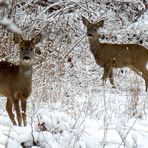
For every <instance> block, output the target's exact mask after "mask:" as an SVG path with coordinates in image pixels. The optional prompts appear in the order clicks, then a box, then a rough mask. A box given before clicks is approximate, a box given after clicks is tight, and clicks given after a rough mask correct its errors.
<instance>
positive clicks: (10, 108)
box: [6, 98, 17, 125]
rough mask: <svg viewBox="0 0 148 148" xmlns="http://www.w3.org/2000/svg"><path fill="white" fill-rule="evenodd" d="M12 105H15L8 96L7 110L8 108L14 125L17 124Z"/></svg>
mask: <svg viewBox="0 0 148 148" xmlns="http://www.w3.org/2000/svg"><path fill="white" fill-rule="evenodd" d="M12 106H13V101H12V100H11V99H10V98H7V103H6V110H7V113H8V116H9V118H10V120H11V122H12V123H13V125H17V124H16V121H15V119H14V114H13V113H12Z"/></svg>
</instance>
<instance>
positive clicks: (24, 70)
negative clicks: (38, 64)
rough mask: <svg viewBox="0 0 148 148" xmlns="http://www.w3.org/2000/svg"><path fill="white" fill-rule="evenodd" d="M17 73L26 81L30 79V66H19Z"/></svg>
mask: <svg viewBox="0 0 148 148" xmlns="http://www.w3.org/2000/svg"><path fill="white" fill-rule="evenodd" d="M19 72H20V75H21V76H23V77H24V78H25V79H26V80H31V79H32V65H27V66H25V65H23V64H20V67H19Z"/></svg>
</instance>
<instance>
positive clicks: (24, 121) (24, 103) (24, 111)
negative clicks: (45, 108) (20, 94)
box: [21, 100, 27, 126]
mask: <svg viewBox="0 0 148 148" xmlns="http://www.w3.org/2000/svg"><path fill="white" fill-rule="evenodd" d="M26 103H27V101H26V100H23V101H21V107H22V118H23V123H24V126H26V125H27V123H26Z"/></svg>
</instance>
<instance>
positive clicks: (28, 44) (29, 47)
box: [0, 34, 41, 126]
mask: <svg viewBox="0 0 148 148" xmlns="http://www.w3.org/2000/svg"><path fill="white" fill-rule="evenodd" d="M40 39H41V34H38V35H37V36H35V37H34V38H32V39H31V40H24V39H23V38H22V37H21V36H20V35H17V34H15V35H14V42H15V43H16V44H19V51H20V64H19V65H15V64H13V63H10V62H5V61H1V62H0V94H1V95H3V96H6V97H7V104H6V110H7V112H8V115H9V118H10V119H11V121H12V123H13V124H14V125H17V122H18V125H19V126H21V125H22V121H23V123H24V126H26V101H27V98H28V97H29V95H30V93H31V90H32V64H33V59H34V51H33V49H34V47H35V45H36V44H37V43H38V42H39V41H40ZM19 102H21V106H20V105H19ZM13 106H14V109H15V111H16V115H17V122H16V121H15V119H14V115H13V112H12V107H13Z"/></svg>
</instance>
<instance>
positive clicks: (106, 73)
mask: <svg viewBox="0 0 148 148" xmlns="http://www.w3.org/2000/svg"><path fill="white" fill-rule="evenodd" d="M111 70H112V67H111V65H109V64H107V65H105V66H104V73H103V77H102V80H103V83H105V82H106V79H107V78H108V77H109V74H110V72H111Z"/></svg>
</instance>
